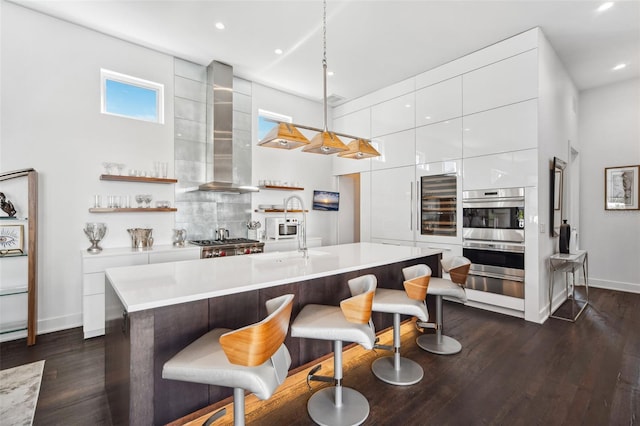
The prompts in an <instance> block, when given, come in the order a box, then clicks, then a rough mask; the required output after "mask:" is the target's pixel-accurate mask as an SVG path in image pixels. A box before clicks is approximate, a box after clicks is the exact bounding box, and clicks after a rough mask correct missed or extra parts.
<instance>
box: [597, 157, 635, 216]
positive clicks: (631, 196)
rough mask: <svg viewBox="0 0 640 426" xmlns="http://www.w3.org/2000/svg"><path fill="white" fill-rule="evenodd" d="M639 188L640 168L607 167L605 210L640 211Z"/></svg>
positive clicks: (605, 173) (605, 174) (605, 176)
mask: <svg viewBox="0 0 640 426" xmlns="http://www.w3.org/2000/svg"><path fill="white" fill-rule="evenodd" d="M639 187H640V166H623V167H606V168H605V169H604V209H605V210H640V204H639V203H638V195H639V194H638V188H639Z"/></svg>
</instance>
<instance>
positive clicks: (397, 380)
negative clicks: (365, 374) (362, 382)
mask: <svg viewBox="0 0 640 426" xmlns="http://www.w3.org/2000/svg"><path fill="white" fill-rule="evenodd" d="M399 367H400V368H398V369H396V368H395V360H394V357H392V356H386V357H383V358H378V359H376V360H375V361H374V362H373V364H371V370H372V371H373V374H375V376H376V377H377V378H378V379H380V380H382V381H383V382H386V383H389V384H391V385H397V386H408V385H413V384H415V383H418V382H419V381H420V380H422V377H423V376H424V371H423V370H422V367H420V364H418V363H417V362H415V361H413V360H410V359H408V358H402V357H401V358H400V366H399Z"/></svg>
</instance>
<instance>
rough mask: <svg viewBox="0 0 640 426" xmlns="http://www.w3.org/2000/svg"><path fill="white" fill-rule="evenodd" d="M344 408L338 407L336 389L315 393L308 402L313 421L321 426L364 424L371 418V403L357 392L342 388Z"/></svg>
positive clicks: (332, 387)
mask: <svg viewBox="0 0 640 426" xmlns="http://www.w3.org/2000/svg"><path fill="white" fill-rule="evenodd" d="M341 390H342V406H340V407H336V404H335V392H336V387H335V386H331V387H328V388H324V389H321V390H319V391H317V392H316V393H314V394H313V395H312V396H311V398H310V399H309V402H307V411H308V412H309V416H311V419H312V420H313V421H314V422H316V423H317V424H319V425H321V426H350V425H359V424H362V423H363V422H364V421H365V420H366V419H367V417H369V401H367V399H366V398H365V397H364V395H362V394H361V393H360V392H358V391H357V390H354V389H351V388H345V387H342V389H341Z"/></svg>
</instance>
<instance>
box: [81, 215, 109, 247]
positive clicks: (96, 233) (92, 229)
mask: <svg viewBox="0 0 640 426" xmlns="http://www.w3.org/2000/svg"><path fill="white" fill-rule="evenodd" d="M83 230H84V234H85V235H86V236H87V238H89V241H90V242H91V247H89V248H88V249H87V251H88V252H89V253H93V254H97V253H100V252H101V251H102V247H100V246H99V245H98V243H99V242H100V240H102V239H103V238H104V235H105V234H106V233H107V225H106V224H105V223H96V222H94V223H87V224H85V226H84V229H83Z"/></svg>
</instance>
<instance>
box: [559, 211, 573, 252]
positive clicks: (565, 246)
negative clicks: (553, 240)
mask: <svg viewBox="0 0 640 426" xmlns="http://www.w3.org/2000/svg"><path fill="white" fill-rule="evenodd" d="M562 222H563V223H562V225H560V240H559V241H558V243H559V249H560V253H565V254H568V253H569V241H570V240H571V226H570V225H569V224H568V223H567V219H563V220H562Z"/></svg>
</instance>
